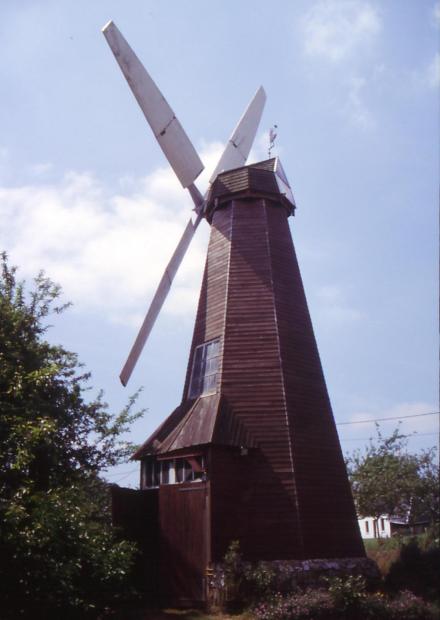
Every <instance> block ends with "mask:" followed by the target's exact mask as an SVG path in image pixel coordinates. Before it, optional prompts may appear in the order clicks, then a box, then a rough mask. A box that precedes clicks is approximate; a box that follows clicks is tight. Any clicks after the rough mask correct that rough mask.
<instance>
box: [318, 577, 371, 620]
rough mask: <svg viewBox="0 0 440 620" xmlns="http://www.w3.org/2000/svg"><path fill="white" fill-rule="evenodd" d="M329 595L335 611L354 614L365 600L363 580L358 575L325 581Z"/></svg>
mask: <svg viewBox="0 0 440 620" xmlns="http://www.w3.org/2000/svg"><path fill="white" fill-rule="evenodd" d="M327 582H328V584H329V588H328V591H329V594H330V596H331V598H332V601H333V603H334V606H335V608H336V609H338V610H340V611H341V612H342V613H354V612H356V611H357V610H358V609H360V606H361V603H362V601H363V599H364V598H365V590H366V585H365V579H364V578H363V577H361V576H360V575H351V576H350V577H347V578H346V579H343V578H341V577H333V578H331V579H328V580H327Z"/></svg>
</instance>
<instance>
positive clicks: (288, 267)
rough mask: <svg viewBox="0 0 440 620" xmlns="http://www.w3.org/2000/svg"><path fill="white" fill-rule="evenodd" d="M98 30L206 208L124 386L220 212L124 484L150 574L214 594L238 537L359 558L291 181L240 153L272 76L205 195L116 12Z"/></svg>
mask: <svg viewBox="0 0 440 620" xmlns="http://www.w3.org/2000/svg"><path fill="white" fill-rule="evenodd" d="M103 32H104V35H105V37H106V39H107V42H108V43H109V45H110V47H111V49H112V51H113V53H114V55H115V57H116V59H117V61H118V63H119V65H120V67H121V69H122V72H123V73H124V75H125V77H126V79H127V81H128V83H129V85H130V88H131V89H132V91H133V94H134V95H135V97H136V99H137V101H138V103H139V105H140V107H141V109H142V111H143V113H144V114H145V116H146V118H147V121H148V122H149V124H150V126H151V128H152V130H153V133H154V135H155V136H156V139H157V141H158V142H159V145H160V146H161V148H162V150H163V151H164V154H165V155H166V157H167V159H168V161H169V163H170V164H171V166H172V168H173V170H174V171H175V173H176V175H177V176H178V178H179V180H180V182H181V183H182V185H183V187H186V188H188V190H189V191H190V193H191V196H192V198H193V200H194V203H195V212H196V217H195V221H194V222H193V221H192V220H190V221H189V223H188V225H187V227H186V229H185V232H184V234H183V237H182V239H181V241H180V243H179V245H178V247H177V248H176V251H175V253H174V255H173V257H172V259H171V261H170V263H169V265H168V267H167V270H166V272H165V274H164V276H163V278H162V281H161V283H160V285H159V288H158V290H157V292H156V295H155V297H154V299H153V301H152V303H151V306H150V309H149V311H148V313H147V316H146V318H145V321H144V323H143V325H142V327H141V330H140V332H139V335H138V337H137V339H136V342H135V344H134V346H133V349H132V351H131V353H130V355H129V357H128V360H127V362H126V364H125V366H124V369H123V371H122V373H121V380H122V382H123V383H124V385H125V384H126V382H127V381H128V379H129V377H130V375H131V372H132V370H133V368H134V365H135V363H136V361H137V359H138V357H139V354H140V352H141V350H142V348H143V346H144V344H145V341H146V339H147V338H148V334H149V333H150V331H151V328H152V326H153V324H154V321H155V319H156V317H157V315H158V313H159V311H160V308H161V307H162V304H163V302H164V300H165V297H166V294H167V292H168V290H169V288H170V286H171V282H172V280H173V277H174V275H175V273H176V271H177V268H178V266H179V264H180V262H181V260H182V258H183V255H184V253H185V251H186V249H187V247H188V244H189V242H190V240H191V238H192V236H193V234H194V232H195V229H196V228H197V226H198V224H199V223H200V221H201V220H202V219H205V220H206V221H207V222H208V223H209V224H210V226H211V235H210V241H209V247H208V254H207V258H206V264H205V271H204V275H203V281H202V287H201V292H200V298H199V303H198V310H197V316H196V322H195V327H194V333H193V339H192V344H191V350H190V353H189V359H188V368H187V373H186V380H185V386H184V390H183V397H182V401H181V403H180V404H179V405H178V406H177V408H176V409H175V410H174V411H173V412H172V413H171V414H170V415H169V417H168V418H167V419H166V420H165V421H164V422H163V423H162V425H161V426H160V427H159V428H158V429H157V430H156V431H155V432H154V433H153V435H152V436H151V437H150V438H149V439H147V441H145V443H144V444H143V445H142V446H141V447H140V449H139V450H138V451H137V452H136V454H135V455H134V457H133V458H135V459H138V460H139V461H140V466H141V489H140V490H139V491H135V490H129V489H120V488H118V487H116V488H115V489H114V493H113V513H114V520H115V522H116V523H117V524H119V525H121V526H122V527H123V528H124V529H125V530H126V531H127V532H128V533H130V534H131V536H132V537H134V538H135V539H136V540H137V541H138V542H139V544H140V546H141V549H142V550H143V552H144V560H143V571H144V572H143V578H144V579H145V581H146V582H148V583H150V584H154V588H155V589H156V591H160V593H161V595H162V596H163V597H164V598H165V599H166V600H175V601H180V602H182V601H199V602H201V601H206V600H207V598H208V597H209V592H208V590H209V583H208V581H209V580H208V579H207V577H206V576H207V574H209V571H210V570H212V567H213V566H215V565H216V564H218V563H220V562H221V561H222V559H223V557H224V555H225V553H226V551H227V549H228V546H229V545H230V543H231V541H233V540H239V541H240V547H241V550H242V552H243V555H244V557H245V558H246V559H248V560H267V561H289V560H290V561H301V560H312V559H317V558H321V559H322V558H327V559H334V560H336V559H343V558H353V559H354V558H358V559H359V561H362V559H363V558H364V549H363V545H362V541H361V537H360V533H359V528H358V524H357V519H356V513H355V509H354V505H353V500H352V496H351V492H350V487H349V483H348V478H347V474H346V471H345V465H344V460H343V457H342V452H341V449H340V445H339V440H338V436H337V432H336V427H335V423H334V419H333V414H332V410H331V405H330V401H329V397H328V393H327V388H326V384H325V380H324V375H323V372H322V368H321V363H320V359H319V353H318V349H317V345H316V341H315V338H314V334H313V328H312V324H311V320H310V316H309V312H308V308H307V302H306V298H305V294H304V289H303V285H302V281H301V275H300V271H299V267H298V263H297V260H296V256H295V250H294V246H293V242H292V237H291V234H290V230H289V224H288V218H289V217H290V216H293V215H294V211H295V202H294V198H293V194H292V191H291V188H290V186H289V183H288V181H287V178H286V175H285V173H284V171H283V168H282V166H281V163H280V161H279V159H278V158H271V159H268V160H266V161H263V162H259V163H256V164H253V165H248V166H246V165H245V163H246V159H247V156H248V154H249V151H250V149H251V146H252V142H253V139H254V137H255V134H256V130H257V127H258V124H259V121H260V117H261V114H262V110H263V107H264V102H265V94H264V91H263V89H262V88H260V89H259V90H258V91H257V93H256V95H255V97H254V98H253V100H252V101H251V103H250V105H249V106H248V108H247V110H246V111H245V113H244V114H243V116H242V117H241V119H240V121H239V123H238V125H237V127H236V129H235V130H234V132H233V134H232V135H231V138H230V140H229V141H228V144H227V146H226V148H225V151H224V153H223V155H222V157H221V158H220V161H219V163H218V165H217V168H216V169H215V171H214V173H213V175H212V176H211V178H210V185H209V189H208V191H207V192H206V194H205V195H204V196H202V194H201V193H200V192H199V191H198V189H197V187H196V186H195V185H194V181H195V179H196V178H197V177H198V175H199V174H200V172H201V171H202V169H203V164H202V162H201V161H200V159H199V157H198V155H197V153H196V151H195V149H194V147H193V146H192V144H191V142H190V141H189V138H188V137H187V136H186V134H185V132H184V130H183V129H182V127H181V125H180V123H179V121H178V120H177V119H176V117H175V115H174V112H173V111H172V109H171V108H170V106H169V105H168V103H167V102H166V101H165V99H164V98H163V96H162V94H161V93H160V91H159V90H158V88H157V86H156V85H155V83H154V82H153V80H152V79H151V77H150V76H149V75H148V73H147V72H146V70H145V69H144V67H143V66H142V64H141V63H140V61H139V60H138V59H137V57H136V56H135V54H134V53H133V51H132V50H131V49H130V47H129V46H128V44H127V42H126V41H125V39H124V38H123V37H122V35H121V34H120V32H119V31H118V29H117V28H116V26H115V25H114V24H113V22H109V23H108V24H107V25H106V26H105V27H104V29H103ZM323 518H325V523H326V526H325V528H324V527H323V523H322V520H323ZM151 587H152V588H153V586H151Z"/></svg>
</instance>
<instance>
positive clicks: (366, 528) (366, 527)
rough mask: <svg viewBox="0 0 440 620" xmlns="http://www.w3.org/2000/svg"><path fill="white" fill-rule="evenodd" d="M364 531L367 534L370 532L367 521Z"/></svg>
mask: <svg viewBox="0 0 440 620" xmlns="http://www.w3.org/2000/svg"><path fill="white" fill-rule="evenodd" d="M365 531H366V532H367V534H368V532H369V531H370V524H369V523H368V521H365Z"/></svg>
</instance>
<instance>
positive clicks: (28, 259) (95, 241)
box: [0, 144, 221, 325]
mask: <svg viewBox="0 0 440 620" xmlns="http://www.w3.org/2000/svg"><path fill="white" fill-rule="evenodd" d="M220 149H221V145H218V144H216V145H208V146H206V147H205V149H204V152H203V153H202V159H203V160H204V161H205V163H206V164H207V168H208V169H207V171H206V172H204V173H203V175H204V178H205V179H206V178H207V177H208V176H209V170H210V169H211V170H212V168H213V167H214V165H215V163H216V161H217V159H218V155H219V151H220ZM203 182H204V179H203V178H202V179H201V182H200V189H203ZM119 187H120V191H119V192H118V193H116V194H114V195H110V194H109V192H108V191H107V189H106V187H105V184H104V183H103V182H101V181H100V180H99V179H97V178H95V177H94V176H93V175H92V174H89V173H77V172H70V173H68V174H66V175H65V176H64V178H63V179H61V180H60V181H58V182H57V183H53V184H48V183H46V184H42V183H40V184H36V183H35V182H34V183H33V184H28V185H25V186H22V187H6V186H3V187H1V186H0V219H1V221H2V222H3V223H5V222H7V226H3V227H2V232H1V233H0V247H1V248H2V249H6V250H7V251H8V253H9V254H10V259H11V262H12V263H14V264H17V265H18V266H19V267H20V274H21V276H22V277H26V278H30V277H33V276H34V275H35V274H36V273H37V272H38V271H39V270H40V269H44V270H45V271H46V273H47V275H48V276H49V277H50V278H51V279H53V280H55V281H57V282H59V283H60V284H61V285H62V287H63V289H64V292H65V297H66V298H67V299H71V300H72V301H73V302H74V304H75V306H76V307H77V309H79V310H80V311H92V312H97V313H99V314H101V315H102V316H103V317H104V318H106V319H108V320H111V321H116V322H123V323H131V324H136V325H138V324H139V320H140V318H141V316H142V315H143V313H144V311H145V309H146V306H147V303H148V300H149V299H151V296H152V294H153V292H154V290H155V288H156V286H157V284H158V282H159V279H160V277H161V275H162V273H163V271H164V269H165V266H166V264H167V262H168V260H169V258H170V257H171V254H172V252H173V250H174V248H175V246H176V244H177V242H178V240H179V238H180V236H181V234H182V232H183V230H184V227H185V225H186V222H187V220H188V219H189V217H190V216H191V213H192V206H193V205H192V203H191V200H190V198H189V196H188V195H187V192H185V191H184V190H183V189H182V188H181V186H180V184H179V182H178V181H177V180H176V178H175V176H174V174H173V172H172V171H171V170H168V169H158V170H156V171H154V172H153V173H152V174H150V175H148V176H147V177H146V178H143V179H138V180H136V179H133V178H125V179H122V180H121V182H120V184H119ZM200 229H202V230H201V231H200ZM200 229H199V231H198V233H197V235H196V236H195V238H194V239H193V243H192V246H191V247H190V250H189V251H188V254H187V256H186V257H185V259H184V261H183V263H182V266H181V269H180V271H179V273H178V276H177V278H176V281H175V286H174V287H173V290H172V293H171V294H170V297H169V299H168V300H167V302H166V304H165V307H164V311H165V312H168V313H172V314H175V315H184V314H187V313H188V312H194V310H195V307H196V303H197V298H198V291H199V287H200V279H201V273H202V270H203V266H204V259H205V247H206V240H207V231H208V228H207V227H206V225H204V223H202V224H201V226H200ZM203 229H204V232H203Z"/></svg>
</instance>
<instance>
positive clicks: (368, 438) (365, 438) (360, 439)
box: [339, 431, 438, 441]
mask: <svg viewBox="0 0 440 620" xmlns="http://www.w3.org/2000/svg"><path fill="white" fill-rule="evenodd" d="M426 435H438V432H435V433H418V432H417V431H414V432H413V433H411V434H410V435H403V437H408V438H409V439H411V438H412V437H414V438H417V437H424V436H426ZM339 439H340V440H341V441H369V440H370V439H371V437H347V438H344V437H340V438H339Z"/></svg>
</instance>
